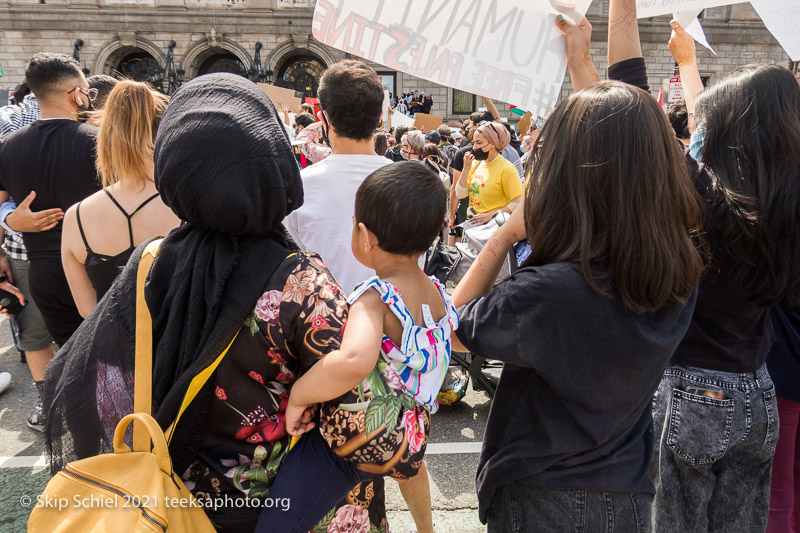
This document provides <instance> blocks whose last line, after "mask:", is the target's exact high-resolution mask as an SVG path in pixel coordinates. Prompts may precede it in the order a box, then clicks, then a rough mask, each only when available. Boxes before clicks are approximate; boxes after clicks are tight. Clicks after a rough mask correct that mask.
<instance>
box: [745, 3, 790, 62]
mask: <svg viewBox="0 0 800 533" xmlns="http://www.w3.org/2000/svg"><path fill="white" fill-rule="evenodd" d="M750 3H751V4H752V5H753V9H755V10H756V13H758V16H759V17H761V20H762V21H763V22H764V26H766V27H767V29H768V30H769V32H770V33H771V34H772V36H773V37H775V40H776V41H778V43H779V44H780V45H781V46H782V47H783V49H784V50H786V53H787V54H789V57H791V58H792V61H800V2H798V1H797V0H751V2H750Z"/></svg>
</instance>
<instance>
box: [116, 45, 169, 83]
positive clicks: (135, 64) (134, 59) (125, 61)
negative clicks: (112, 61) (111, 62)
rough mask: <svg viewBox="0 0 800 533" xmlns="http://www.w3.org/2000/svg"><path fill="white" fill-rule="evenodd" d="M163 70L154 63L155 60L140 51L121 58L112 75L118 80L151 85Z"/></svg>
mask: <svg viewBox="0 0 800 533" xmlns="http://www.w3.org/2000/svg"><path fill="white" fill-rule="evenodd" d="M163 70H164V67H162V66H161V65H160V64H159V63H158V61H156V58H154V57H153V56H151V55H150V54H148V53H147V52H144V51H140V52H133V53H131V54H128V55H126V56H125V57H123V58H122V60H121V61H120V62H119V64H118V65H117V68H116V71H115V72H114V74H115V75H116V76H117V77H119V78H130V79H132V80H136V81H145V82H148V83H152V82H153V80H154V79H156V78H157V77H158V75H159V74H161V73H162V71H163Z"/></svg>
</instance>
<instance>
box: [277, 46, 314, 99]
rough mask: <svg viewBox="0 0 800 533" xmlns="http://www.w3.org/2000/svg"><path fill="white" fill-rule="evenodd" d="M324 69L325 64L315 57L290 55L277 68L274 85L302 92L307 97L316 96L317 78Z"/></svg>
mask: <svg viewBox="0 0 800 533" xmlns="http://www.w3.org/2000/svg"><path fill="white" fill-rule="evenodd" d="M324 71H325V65H324V64H322V62H321V61H320V60H319V59H317V58H316V57H313V56H294V57H290V58H289V59H287V60H286V61H285V62H284V63H283V65H282V66H281V68H280V70H278V79H277V80H276V83H275V85H278V86H279V87H286V88H287V89H294V90H295V91H298V92H301V93H303V96H304V97H307V98H316V97H317V88H319V78H320V77H321V76H322V73H323V72H324Z"/></svg>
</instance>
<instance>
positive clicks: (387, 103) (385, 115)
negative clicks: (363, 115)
mask: <svg viewBox="0 0 800 533" xmlns="http://www.w3.org/2000/svg"><path fill="white" fill-rule="evenodd" d="M390 107H392V100H391V99H390V98H389V91H386V90H384V91H383V107H382V108H381V121H382V122H386V121H387V120H388V119H389V113H390V111H388V109H389V108H390Z"/></svg>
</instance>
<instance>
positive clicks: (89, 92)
mask: <svg viewBox="0 0 800 533" xmlns="http://www.w3.org/2000/svg"><path fill="white" fill-rule="evenodd" d="M75 91H80V92H82V93H83V94H84V95H85V96H86V98H88V99H89V101H90V102H94V99H95V98H97V93H98V92H99V91H98V90H97V89H84V88H83V87H75V88H74V89H72V90H71V91H68V92H67V94H72V93H74V92H75Z"/></svg>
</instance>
